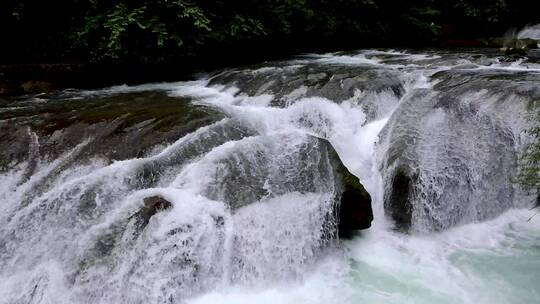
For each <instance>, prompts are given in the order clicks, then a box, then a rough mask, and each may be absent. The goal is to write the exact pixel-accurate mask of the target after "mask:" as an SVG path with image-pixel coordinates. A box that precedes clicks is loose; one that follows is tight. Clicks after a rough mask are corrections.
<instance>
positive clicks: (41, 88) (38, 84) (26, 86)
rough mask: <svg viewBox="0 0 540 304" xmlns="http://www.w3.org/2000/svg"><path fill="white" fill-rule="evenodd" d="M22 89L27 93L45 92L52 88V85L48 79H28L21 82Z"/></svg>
mask: <svg viewBox="0 0 540 304" xmlns="http://www.w3.org/2000/svg"><path fill="white" fill-rule="evenodd" d="M21 88H22V90H23V91H24V92H25V93H27V94H34V93H47V92H50V91H52V90H53V88H54V86H53V84H52V83H50V82H48V81H41V80H30V81H26V82H24V83H23V84H21Z"/></svg>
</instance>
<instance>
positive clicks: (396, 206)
mask: <svg viewBox="0 0 540 304" xmlns="http://www.w3.org/2000/svg"><path fill="white" fill-rule="evenodd" d="M412 187H413V178H412V177H411V176H410V174H408V173H407V171H406V170H405V169H402V168H400V169H397V170H396V172H395V173H394V177H393V178H392V188H391V191H390V192H389V193H387V194H386V195H385V200H384V205H385V206H384V207H385V208H384V209H385V212H386V213H387V214H388V215H389V216H390V218H391V219H392V220H393V221H394V224H395V226H394V227H395V229H396V230H398V231H400V232H407V231H409V229H410V228H411V224H412V212H413V206H412V203H411V192H412Z"/></svg>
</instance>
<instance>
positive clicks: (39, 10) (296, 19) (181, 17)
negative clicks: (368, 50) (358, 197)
mask: <svg viewBox="0 0 540 304" xmlns="http://www.w3.org/2000/svg"><path fill="white" fill-rule="evenodd" d="M538 11H540V1H530V0H512V1H509V0H456V1H436V0H410V1H394V0H242V1H230V0H229V1H227V0H213V1H202V0H55V1H43V0H5V1H0V37H3V41H2V42H3V46H4V47H3V48H0V60H4V61H6V60H8V61H12V62H19V63H20V62H35V61H63V60H64V58H72V59H75V60H78V61H89V60H91V61H116V62H134V61H135V62H165V61H169V60H186V59H188V60H189V58H193V57H195V56H199V57H206V58H208V57H211V56H212V55H213V53H214V52H215V51H216V50H220V51H221V52H230V53H233V52H235V51H238V50H246V52H247V50H248V49H249V48H254V47H255V45H256V44H261V43H263V45H262V46H261V47H259V48H258V49H257V50H259V51H263V52H268V53H271V52H273V51H274V50H275V48H276V47H277V48H279V49H285V48H288V49H291V50H302V49H305V50H308V49H328V48H334V49H339V48H343V47H362V46H370V47H373V46H385V45H386V46H390V45H391V46H429V45H434V44H436V43H437V42H438V41H440V40H441V39H451V38H457V39H460V38H472V37H476V38H480V37H493V36H499V35H502V34H503V33H504V32H505V31H506V30H507V29H508V28H511V27H516V28H519V27H521V26H523V25H525V24H528V23H540V15H539V14H538V13H537V12H538ZM6 46H7V47H6Z"/></svg>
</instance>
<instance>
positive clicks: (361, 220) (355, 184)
mask: <svg viewBox="0 0 540 304" xmlns="http://www.w3.org/2000/svg"><path fill="white" fill-rule="evenodd" d="M329 145H330V144H329ZM330 154H331V159H332V160H333V163H334V167H335V169H336V171H337V173H338V176H339V183H340V187H341V189H342V193H341V197H340V198H339V203H338V204H337V206H336V207H337V208H338V212H337V214H338V216H339V218H338V221H339V223H338V235H339V237H340V238H350V237H351V235H352V233H353V232H354V231H357V230H364V229H368V228H369V227H371V222H372V221H373V210H372V208H371V196H370V195H369V193H368V192H367V191H366V189H365V188H364V186H362V184H361V183H360V180H359V179H358V177H356V176H354V175H353V174H352V173H351V172H350V171H349V170H348V169H347V167H345V165H344V164H343V162H342V161H341V159H340V158H339V156H338V155H337V153H336V152H335V150H334V149H333V148H330Z"/></svg>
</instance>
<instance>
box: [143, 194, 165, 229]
mask: <svg viewBox="0 0 540 304" xmlns="http://www.w3.org/2000/svg"><path fill="white" fill-rule="evenodd" d="M171 206H172V204H171V202H169V201H167V200H166V199H164V198H162V197H161V196H151V197H147V198H145V199H144V206H143V207H142V208H141V210H139V211H138V212H137V213H135V215H134V217H135V220H136V226H137V228H139V229H140V230H142V229H144V227H146V226H147V225H148V222H149V221H150V218H151V217H152V216H154V215H155V214H156V213H158V212H160V211H163V210H166V209H169V208H170V207H171Z"/></svg>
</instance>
